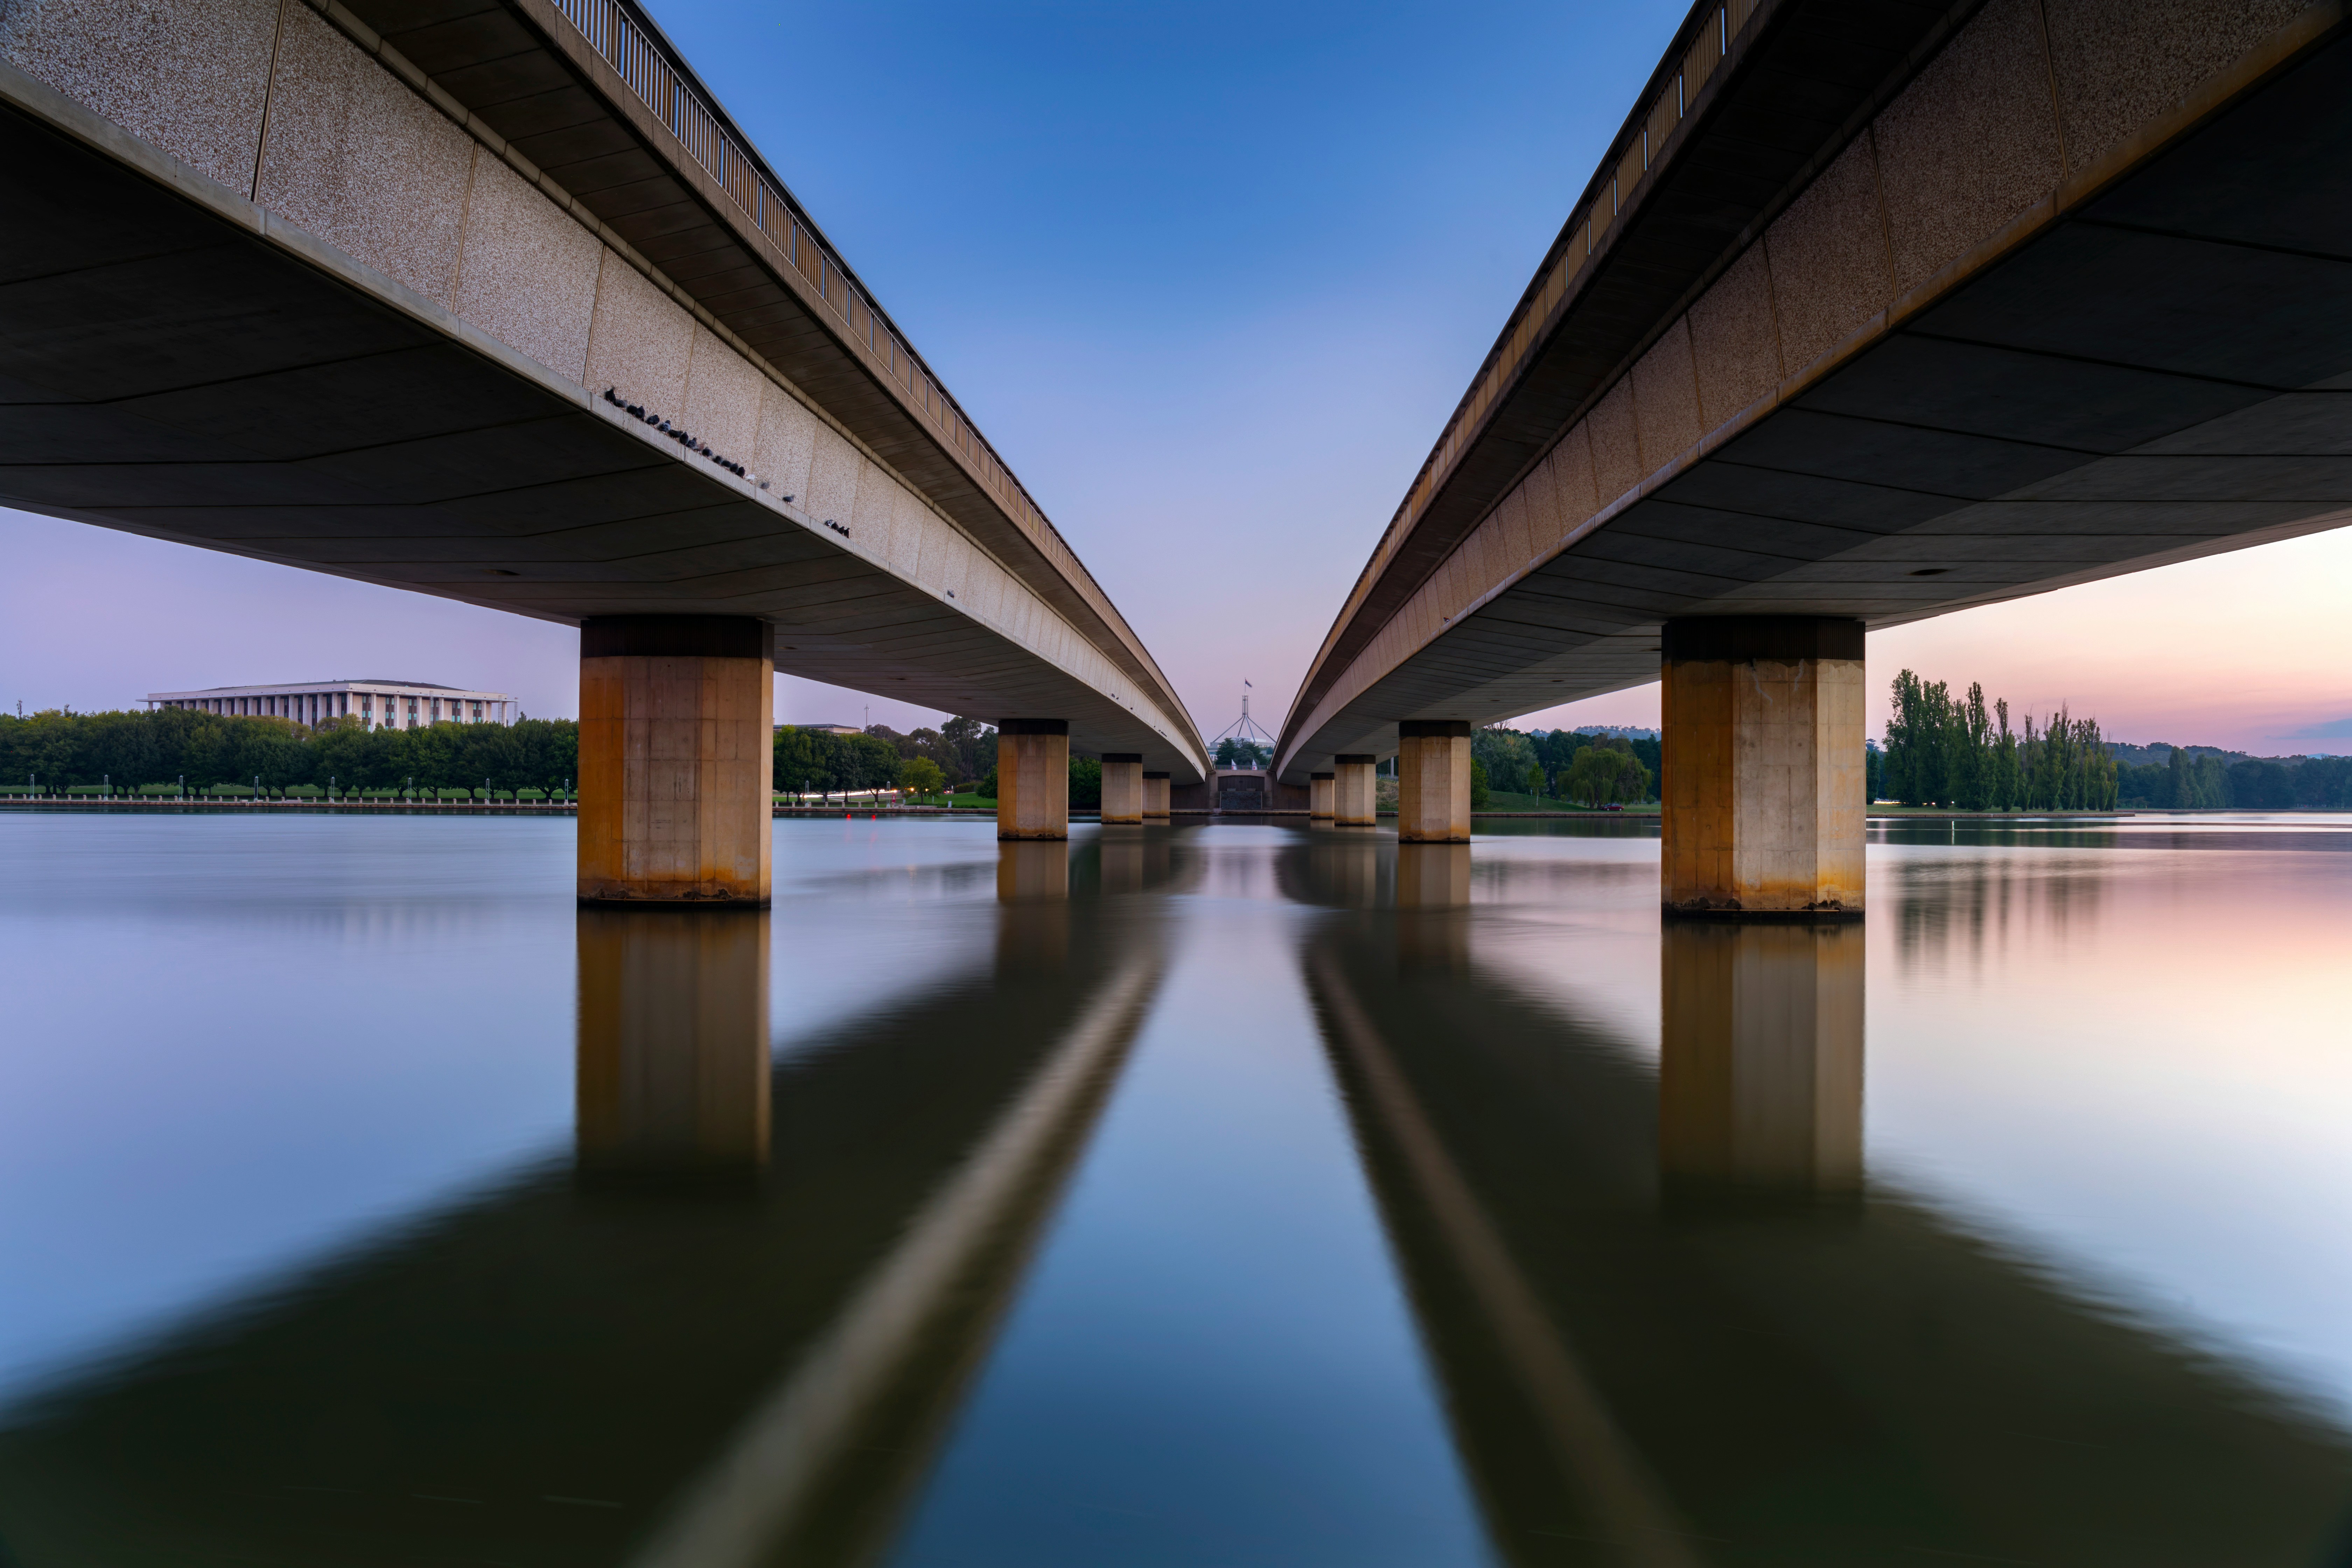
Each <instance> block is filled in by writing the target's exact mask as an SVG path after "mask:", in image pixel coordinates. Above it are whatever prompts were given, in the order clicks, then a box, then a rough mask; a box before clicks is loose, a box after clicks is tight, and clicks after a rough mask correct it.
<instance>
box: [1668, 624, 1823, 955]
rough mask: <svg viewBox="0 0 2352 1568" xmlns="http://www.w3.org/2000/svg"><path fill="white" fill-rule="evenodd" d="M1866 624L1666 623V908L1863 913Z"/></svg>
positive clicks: (1735, 913)
mask: <svg viewBox="0 0 2352 1568" xmlns="http://www.w3.org/2000/svg"><path fill="white" fill-rule="evenodd" d="M1862 630H1863V628H1862V623H1861V622H1860V621H1858V620H1847V619H1844V618H1843V617H1838V616H1711V617H1703V618H1696V619H1690V620H1681V621H1669V622H1668V623H1666V626H1665V637H1664V665H1665V689H1664V719H1665V723H1664V736H1665V766H1664V778H1663V780H1662V781H1661V784H1660V789H1659V795H1660V798H1661V799H1662V800H1663V802H1664V805H1663V807H1662V816H1663V818H1664V823H1663V836H1664V847H1663V856H1662V858H1663V880H1664V900H1665V908H1666V910H1667V912H1668V913H1670V914H1688V915H1715V916H1729V917H1764V918H1768V919H1769V918H1781V919H1785V918H1788V917H1790V916H1811V917H1814V918H1821V917H1825V916H1826V917H1832V918H1835V917H1855V916H1859V915H1860V914H1861V913H1862V902H1863V864H1862V860H1863V857H1862V847H1863V831H1864V809H1865V805H1866V803H1865V802H1864V799H1863V795H1864V761H1863V690H1864V688H1863V666H1862Z"/></svg>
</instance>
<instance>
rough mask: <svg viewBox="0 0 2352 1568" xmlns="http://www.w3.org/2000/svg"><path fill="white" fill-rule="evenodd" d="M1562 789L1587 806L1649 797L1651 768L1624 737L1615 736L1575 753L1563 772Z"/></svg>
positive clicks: (1565, 793) (1560, 782)
mask: <svg viewBox="0 0 2352 1568" xmlns="http://www.w3.org/2000/svg"><path fill="white" fill-rule="evenodd" d="M1559 792H1560V794H1562V795H1566V796H1568V798H1570V800H1574V801H1580V802H1581V803H1582V804H1584V805H1588V806H1594V805H1612V804H1614V803H1616V802H1619V801H1626V800H1646V799H1647V798H1649V794H1650V778H1649V770H1648V769H1647V768H1645V767H1643V765H1642V763H1641V759H1640V758H1638V757H1636V756H1634V754H1633V746H1632V745H1631V744H1629V743H1628V742H1626V741H1625V740H1624V739H1623V737H1622V736H1616V735H1612V736H1609V737H1608V738H1606V739H1604V740H1601V741H1596V742H1593V743H1591V745H1588V746H1586V747H1585V748H1584V749H1583V750H1581V751H1580V752H1577V753H1576V756H1575V758H1574V759H1573V760H1572V761H1570V763H1569V765H1568V769H1567V771H1566V772H1565V773H1562V774H1561V775H1560V781H1559Z"/></svg>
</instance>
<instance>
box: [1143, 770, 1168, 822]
mask: <svg viewBox="0 0 2352 1568" xmlns="http://www.w3.org/2000/svg"><path fill="white" fill-rule="evenodd" d="M1168 791H1169V784H1168V775H1167V774H1166V773H1146V774H1144V775H1143V815H1144V816H1146V817H1147V818H1149V819H1150V820H1152V821H1155V822H1165V821H1167V820H1168Z"/></svg>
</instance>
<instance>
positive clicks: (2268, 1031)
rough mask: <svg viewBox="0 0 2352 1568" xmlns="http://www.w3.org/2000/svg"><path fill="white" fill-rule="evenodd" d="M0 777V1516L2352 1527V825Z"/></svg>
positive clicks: (1851, 1546) (1940, 1538)
mask: <svg viewBox="0 0 2352 1568" xmlns="http://www.w3.org/2000/svg"><path fill="white" fill-rule="evenodd" d="M1492 826H1495V827H1496V828H1497V829H1509V831H1498V832H1496V833H1493V834H1482V835H1481V836H1480V837H1478V839H1477V840H1476V841H1475V843H1474V844H1472V845H1471V846H1469V847H1467V848H1466V849H1465V848H1460V847H1452V848H1445V847H1403V848H1400V847H1399V846H1398V845H1397V844H1396V843H1395V841H1394V839H1393V838H1392V837H1385V836H1382V835H1379V834H1373V833H1358V832H1349V831H1345V830H1333V829H1328V828H1327V829H1320V830H1315V831H1309V830H1307V829H1305V828H1303V827H1291V826H1249V825H1243V824H1220V825H1217V826H1205V827H1178V828H1174V829H1165V828H1148V829H1126V828H1108V829H1097V828H1094V827H1088V826H1081V827H1079V828H1077V829H1076V837H1073V839H1072V841H1071V842H1070V843H1069V844H1068V845H1067V846H1066V847H1062V846H1039V845H1024V846H1013V847H1009V850H1010V852H1008V853H1000V849H999V846H998V845H997V843H996V842H995V840H994V838H993V837H992V832H991V830H990V827H989V826H988V825H987V824H985V823H947V822H878V821H872V820H866V819H859V820H851V821H824V820H800V821H784V822H779V823H778V824H777V825H776V868H777V888H776V900H775V907H774V909H773V910H772V912H770V913H767V914H764V915H742V914H731V915H730V914H726V913H720V912H704V913H695V914H676V913H646V914H636V913H625V914H620V915H614V914H604V913H596V912H587V913H583V912H581V911H578V910H575V908H574V906H573V903H572V826H571V824H570V823H569V822H568V821H544V822H542V821H532V820H511V819H497V818H478V817H455V818H449V819H432V818H424V817H390V818H383V819H375V820H368V821H345V820H337V819H333V818H330V817H326V816H283V817H272V818H268V819H264V820H251V819H247V818H244V817H240V816H235V815H232V814H224V815H212V816H188V817H172V816H131V815H120V816H74V815H68V814H49V815H43V814H37V813H16V814H0V997H5V1021H0V1563H6V1564H11V1565H21V1568H51V1565H57V1568H89V1565H108V1568H112V1565H118V1564H121V1565H145V1564H157V1565H163V1564H171V1565H175V1568H176V1565H181V1564H191V1563H272V1564H289V1565H295V1564H300V1565H314V1564H369V1565H373V1564H385V1565H390V1564H422V1563H436V1564H437V1563H505V1564H523V1565H530V1568H539V1565H542V1564H543V1565H549V1568H556V1565H567V1568H568V1565H572V1564H587V1563H597V1564H601V1563H613V1564H629V1565H644V1568H736V1565H743V1568H750V1565H751V1564H784V1563H790V1564H809V1565H818V1564H827V1565H829V1564H836V1563H840V1564H847V1563H877V1564H895V1565H900V1568H918V1565H919V1568H967V1565H983V1568H992V1565H999V1564H1002V1565H1006V1568H1012V1565H1022V1568H1037V1565H1041V1564H1078V1565H1095V1564H1118V1565H1125V1564H1141V1565H1159V1564H1168V1565H1171V1568H1175V1565H1185V1568H1192V1565H1202V1564H1214V1565H1257V1564H1264V1565H1267V1568H1276V1565H1280V1568H1297V1565H1303V1564H1305V1565H1312V1564H1334V1565H1339V1564H1345V1565H1349V1568H1370V1565H1386V1564H1395V1565H1398V1568H1444V1565H1447V1564H1455V1563H1465V1564H1467V1563H1506V1564H1512V1565H1522V1564H1548V1563H1561V1564H1581V1563H1645V1564H1661V1565H1683V1564H1692V1565H1696V1564H1709V1563H1727V1564H1728V1563H1741V1564H1747V1563H1755V1564H1764V1563H1773V1564H1792V1565H1794V1564H1847V1563H1852V1564H1879V1563H1933V1562H1938V1561H1942V1562H1962V1563H1965V1562H1997V1563H2066V1564H2073V1563H2100V1564H2107V1563H2112V1564H2116V1565H2117V1568H2149V1565H2158V1564H2182V1565H2211V1564H2223V1563H2227V1564H2233V1565H2234V1564H2272V1563H2277V1564H2314V1563H2345V1562H2352V1310H2347V1304H2352V1136H2348V1135H2347V1129H2352V1027H2347V1012H2348V1011H2352V819H2344V818H2330V817H2315V816H2293V817H2280V818H2263V817H2258V816H2245V817H2201V818H2196V819H2178V820H2176V819H2169V818H2165V817H2160V816H2158V817H2151V816H2140V817H2136V818H2131V819H2126V820H2123V821H2119V822H2118V823H2116V824H2115V825H2114V826H2096V827H2079V826H2053V825H2036V824H2031V823H2027V824H2019V825H2016V826H1991V827H1971V826H1969V825H1965V824H1963V825H1959V826H1951V825H1947V824H1904V825H1900V826H1895V827H1892V828H1886V829H1883V830H1881V831H1878V832H1875V833H1874V840H1873V844H1872V847H1871V851H1870V854H1871V861H1870V874H1871V879H1872V880H1871V887H1870V914H1869V917H1868V919H1867V920H1866V921H1864V922H1862V923H1860V924H1859V925H1848V926H1843V927H1839V926H1828V927H1819V928H1817V927H1812V926H1805V925H1782V926H1766V927H1753V928H1734V927H1728V926H1718V925H1689V924H1675V925H1673V926H1669V927H1665V928H1664V929H1662V927H1661V922H1660V920H1659V916H1658V910H1657V841H1656V838H1655V837H1654V829H1652V828H1649V827H1647V826H1644V825H1642V824H1639V823H1633V822H1628V823H1623V824H1617V823H1597V824H1577V825H1561V824H1543V823H1506V822H1496V823H1495V824H1493V825H1492Z"/></svg>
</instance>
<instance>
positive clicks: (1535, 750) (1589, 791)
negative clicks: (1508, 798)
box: [1470, 725, 1662, 811]
mask: <svg viewBox="0 0 2352 1568" xmlns="http://www.w3.org/2000/svg"><path fill="white" fill-rule="evenodd" d="M1661 765H1662V754H1661V752H1660V748H1659V743H1658V740H1657V738H1656V737H1655V736H1651V735H1633V736H1625V735H1591V734H1579V733H1577V732H1576V731H1570V730H1552V731H1538V732H1533V733H1529V732H1523V731H1517V730H1507V729H1504V728H1502V727H1500V726H1498V725H1497V726H1490V727H1488V728H1486V729H1480V730H1474V731H1471V732H1470V808H1471V809H1472V810H1473V811H1477V810H1480V809H1483V808H1484V807H1485V806H1486V805H1487V804H1488V803H1489V802H1490V801H1491V800H1492V799H1493V797H1494V792H1495V791H1496V790H1508V791H1511V792H1512V793H1514V794H1518V795H1536V796H1538V797H1544V796H1549V797H1551V798H1554V799H1559V800H1566V801H1573V802H1576V803H1578V804H1580V805H1614V804H1617V803H1619V802H1642V801H1651V800H1655V799H1656V798H1657V797H1658V773H1659V769H1660V767H1661Z"/></svg>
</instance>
